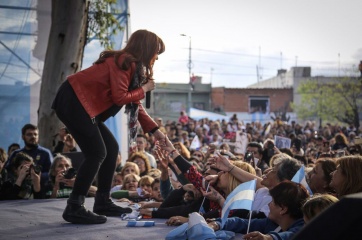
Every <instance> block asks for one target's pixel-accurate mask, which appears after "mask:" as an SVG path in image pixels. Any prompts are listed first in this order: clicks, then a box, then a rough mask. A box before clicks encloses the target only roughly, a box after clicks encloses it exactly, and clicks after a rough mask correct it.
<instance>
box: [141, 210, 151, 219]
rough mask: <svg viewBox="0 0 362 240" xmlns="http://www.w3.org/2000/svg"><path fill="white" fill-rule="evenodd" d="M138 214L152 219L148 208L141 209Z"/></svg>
mask: <svg viewBox="0 0 362 240" xmlns="http://www.w3.org/2000/svg"><path fill="white" fill-rule="evenodd" d="M140 214H141V215H146V216H149V217H152V210H150V209H149V208H145V209H143V208H141V209H140Z"/></svg>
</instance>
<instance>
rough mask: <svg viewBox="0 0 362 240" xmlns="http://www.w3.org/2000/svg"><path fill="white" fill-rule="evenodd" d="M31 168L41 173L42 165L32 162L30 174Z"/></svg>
mask: <svg viewBox="0 0 362 240" xmlns="http://www.w3.org/2000/svg"><path fill="white" fill-rule="evenodd" d="M31 169H34V172H35V173H36V174H39V173H40V172H41V169H42V167H41V166H40V165H34V164H31V165H30V167H29V174H30V171H31Z"/></svg>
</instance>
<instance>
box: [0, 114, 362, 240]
mask: <svg viewBox="0 0 362 240" xmlns="http://www.w3.org/2000/svg"><path fill="white" fill-rule="evenodd" d="M155 122H157V124H158V126H159V129H160V131H161V132H163V133H164V134H165V135H167V139H166V141H165V142H164V143H161V142H159V141H157V140H155V138H154V136H152V134H148V133H144V132H143V131H142V128H138V129H139V131H138V134H137V137H136V144H135V145H133V147H130V149H129V152H128V153H119V154H118V160H117V166H116V170H115V172H114V176H112V177H113V184H112V189H111V191H110V195H111V197H112V198H113V199H116V200H117V201H121V202H127V203H129V204H134V203H137V204H139V206H140V210H139V214H140V215H141V216H143V217H145V218H166V219H167V224H168V225H180V224H182V223H185V222H188V215H189V214H190V213H192V212H200V213H201V214H202V215H203V216H204V218H205V219H206V220H207V222H208V225H209V226H210V227H211V228H212V229H214V230H215V231H217V230H220V229H221V227H222V229H223V230H229V231H234V232H240V233H243V234H246V233H247V232H246V229H247V226H248V223H249V221H250V232H249V233H248V234H246V235H245V237H247V238H248V237H253V236H254V237H257V236H260V237H265V239H268V238H267V237H268V236H278V238H280V239H290V238H291V236H293V235H294V234H295V233H297V232H298V231H299V230H300V229H302V228H303V226H304V225H305V224H308V222H310V221H311V220H312V219H313V218H315V217H316V216H317V215H318V214H319V213H320V212H322V211H323V210H324V209H326V208H328V207H329V206H331V205H333V204H334V203H336V202H337V201H338V200H339V199H341V198H342V197H344V196H346V195H349V194H353V193H358V192H362V179H361V174H360V173H361V172H362V157H361V155H362V148H361V146H362V144H361V142H360V134H361V132H360V131H359V130H358V129H356V128H354V127H353V126H352V125H351V126H348V127H341V126H339V125H331V124H326V125H325V126H323V127H319V128H316V127H315V125H314V123H313V122H307V123H306V124H304V125H303V126H302V125H300V124H298V123H295V122H292V123H291V124H289V123H284V122H281V121H274V122H272V123H269V124H265V125H264V126H263V125H261V124H260V123H258V122H253V123H246V124H244V123H243V122H242V121H239V120H238V119H237V117H236V116H235V115H234V116H233V117H232V118H231V119H230V121H211V120H208V119H206V118H205V119H202V120H198V121H196V120H193V119H191V118H189V117H188V116H187V115H186V114H185V112H182V113H181V114H180V119H179V121H167V122H166V123H164V122H163V120H162V119H161V118H156V119H155ZM269 125H270V126H269ZM267 128H269V130H268V132H267V131H266V129H267ZM236 134H245V136H246V138H245V139H246V141H247V143H246V149H245V152H240V151H234V150H235V143H234V142H235V135H236ZM21 135H22V139H23V142H24V147H23V148H21V147H20V145H19V144H17V143H14V144H11V145H10V146H8V151H7V152H6V151H5V150H4V149H3V148H0V157H1V162H0V170H1V175H0V177H1V178H0V184H1V185H0V187H1V189H0V199H1V200H15V199H33V198H34V199H47V198H68V197H69V196H70V194H71V192H72V188H73V185H74V181H75V179H76V177H77V172H76V170H75V169H74V168H72V161H71V159H70V158H69V157H67V156H66V155H65V154H64V153H67V152H76V151H79V149H78V148H77V143H76V142H75V140H74V139H73V137H72V136H71V134H70V133H69V132H67V129H66V128H65V127H61V128H60V130H59V133H58V134H57V139H56V141H54V142H53V149H51V150H50V149H46V148H44V147H42V146H40V145H39V137H38V128H37V126H35V125H32V124H26V125H25V126H24V127H23V128H22V129H21ZM276 135H277V136H281V137H286V138H289V139H290V140H291V146H290V148H281V149H278V148H277V147H276V145H275V142H274V137H275V136H276ZM230 136H231V137H230ZM233 136H234V139H233ZM195 146H197V147H195ZM194 147H195V148H194ZM124 156H126V160H125V161H122V158H123V157H124ZM302 165H304V167H305V169H306V178H307V183H308V185H309V187H310V190H311V192H312V193H313V196H311V194H310V193H309V192H308V191H307V189H306V188H305V187H303V186H302V185H300V184H296V183H293V182H291V179H292V178H293V176H294V175H295V174H296V173H297V172H298V170H299V169H300V168H301V166H302ZM252 179H256V182H257V183H256V193H255V197H254V202H253V206H252V211H251V212H250V211H248V210H242V209H234V210H233V211H231V212H230V214H229V216H228V219H227V221H226V223H225V224H224V225H223V226H221V224H220V223H221V222H220V221H221V220H220V215H221V209H222V207H223V205H224V202H225V199H226V198H227V196H228V195H229V194H230V193H231V192H232V191H233V190H234V189H235V188H236V187H237V186H238V185H239V184H241V183H244V182H247V181H250V180H252ZM96 191H97V179H95V180H94V182H93V184H92V186H91V187H90V188H89V190H88V193H87V196H88V197H94V196H95V195H96ZM250 213H251V215H250ZM281 213H283V214H281Z"/></svg>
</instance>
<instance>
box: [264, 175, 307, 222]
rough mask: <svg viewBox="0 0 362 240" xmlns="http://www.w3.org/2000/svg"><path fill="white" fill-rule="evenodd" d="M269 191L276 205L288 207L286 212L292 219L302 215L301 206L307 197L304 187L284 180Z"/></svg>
mask: <svg viewBox="0 0 362 240" xmlns="http://www.w3.org/2000/svg"><path fill="white" fill-rule="evenodd" d="M269 193H270V195H271V196H272V198H273V201H274V203H275V204H276V205H278V206H284V207H287V208H288V211H287V213H288V214H289V216H290V217H292V218H294V219H299V218H302V217H303V212H302V206H303V204H304V202H305V201H306V200H307V199H308V198H309V193H308V191H307V189H305V187H303V186H302V185H300V184H297V183H294V182H291V181H287V180H286V181H283V182H281V183H279V184H278V185H276V186H275V187H274V188H272V189H271V190H269Z"/></svg>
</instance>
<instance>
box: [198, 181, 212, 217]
mask: <svg viewBox="0 0 362 240" xmlns="http://www.w3.org/2000/svg"><path fill="white" fill-rule="evenodd" d="M209 186H210V183H209V184H208V185H207V188H206V192H208V191H209ZM205 198H206V197H204V199H203V200H202V203H201V206H200V208H199V213H200V212H201V208H202V205H204V202H205Z"/></svg>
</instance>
